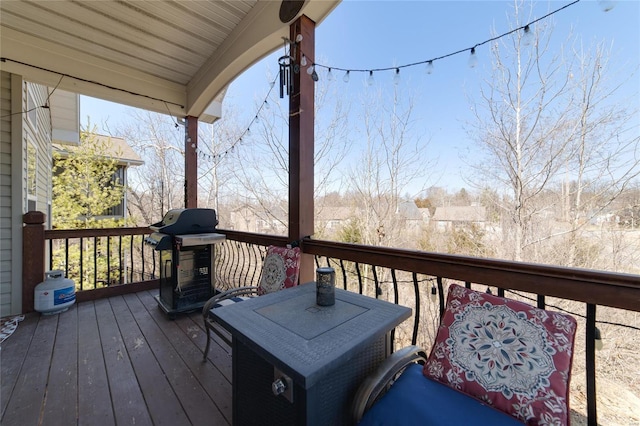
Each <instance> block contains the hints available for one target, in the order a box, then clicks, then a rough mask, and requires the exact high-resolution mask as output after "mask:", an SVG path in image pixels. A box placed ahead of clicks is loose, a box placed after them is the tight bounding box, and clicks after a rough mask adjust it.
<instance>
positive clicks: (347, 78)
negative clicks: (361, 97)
mask: <svg viewBox="0 0 640 426" xmlns="http://www.w3.org/2000/svg"><path fill="white" fill-rule="evenodd" d="M342 81H344V82H345V83H348V82H349V70H347V71H346V72H345V73H344V77H342Z"/></svg>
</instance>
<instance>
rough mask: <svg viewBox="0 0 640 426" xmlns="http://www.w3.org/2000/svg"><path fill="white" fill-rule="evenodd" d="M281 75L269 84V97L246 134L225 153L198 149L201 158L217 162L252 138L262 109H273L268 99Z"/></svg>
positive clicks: (261, 105) (267, 97)
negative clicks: (252, 128) (252, 127)
mask: <svg viewBox="0 0 640 426" xmlns="http://www.w3.org/2000/svg"><path fill="white" fill-rule="evenodd" d="M279 74H280V73H278V75H276V77H275V78H274V79H273V80H272V81H270V82H269V91H268V92H267V95H266V96H265V100H264V101H263V102H262V104H260V107H259V108H258V111H257V112H256V114H255V115H254V117H253V119H252V120H251V122H250V123H249V125H248V126H247V128H246V130H245V131H244V132H242V134H241V135H240V136H239V137H238V139H236V141H235V142H233V143H232V144H231V145H230V146H229V148H227V149H226V150H225V151H223V152H220V153H217V154H211V155H210V154H207V153H205V152H202V151H201V150H199V149H196V153H198V155H199V156H201V157H202V158H203V159H208V160H209V161H216V160H220V159H222V158H223V157H225V156H226V155H228V154H230V153H233V151H234V149H235V147H236V146H237V145H241V144H242V143H243V142H244V141H245V139H244V137H245V136H251V126H253V125H254V124H256V123H259V122H260V112H262V109H265V110H268V109H270V108H271V106H270V105H269V102H268V99H269V96H271V92H272V91H273V88H274V87H275V83H276V81H277V80H278V79H279V78H280V75H279Z"/></svg>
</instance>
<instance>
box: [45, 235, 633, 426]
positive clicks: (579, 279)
mask: <svg viewBox="0 0 640 426" xmlns="http://www.w3.org/2000/svg"><path fill="white" fill-rule="evenodd" d="M218 232H220V233H223V234H225V235H226V241H225V242H223V243H222V244H218V245H216V279H217V284H216V285H217V286H218V287H220V288H221V289H228V288H232V287H240V286H247V285H256V283H257V282H258V279H259V276H260V271H261V269H262V260H263V258H264V255H265V253H266V248H267V246H268V245H271V244H273V245H278V246H284V245H286V244H287V239H286V238H285V237H279V236H269V235H262V234H252V233H245V232H237V231H227V230H218ZM148 233H150V231H149V230H148V228H128V229H120V230H82V231H45V239H46V240H48V241H49V252H50V253H53V252H54V251H55V250H56V249H57V250H59V251H61V252H64V253H65V254H64V256H65V257H64V258H65V259H67V261H66V263H68V259H69V256H70V254H69V253H70V252H73V250H75V249H76V248H77V247H81V248H85V246H86V247H90V248H89V249H88V250H93V253H94V254H93V255H92V256H90V255H87V254H84V255H79V259H78V260H79V266H78V269H79V270H81V271H83V272H86V268H85V267H84V266H82V265H86V264H87V262H89V263H90V264H95V263H96V262H97V260H96V259H97V258H99V257H100V255H102V256H104V257H105V261H106V263H107V265H108V267H107V269H106V271H107V272H106V277H107V278H106V283H105V285H110V284H112V283H113V279H114V278H115V282H118V283H120V282H122V281H133V280H135V279H145V278H147V279H151V278H153V277H155V276H156V268H157V266H156V264H157V262H156V257H157V255H155V254H154V252H153V250H151V249H149V248H145V247H144V242H143V239H144V236H145V235H146V234H148ZM74 244H75V246H74ZM301 246H302V250H303V253H305V254H307V255H313V256H314V259H315V266H316V267H318V266H331V267H333V268H334V269H335V270H336V284H337V285H338V286H339V287H341V288H343V289H345V290H348V291H353V292H357V293H360V294H364V295H367V296H370V297H375V298H381V299H384V300H387V301H389V302H392V303H397V304H402V305H405V306H409V307H411V308H412V309H413V315H412V317H411V319H410V320H409V321H406V322H405V323H404V324H403V325H401V326H399V327H398V328H396V330H395V332H394V336H393V341H394V344H395V346H396V347H401V346H404V345H408V344H417V345H420V346H422V347H423V348H426V349H428V348H430V347H431V344H432V342H433V339H434V337H435V334H436V330H437V326H438V323H439V319H440V316H441V315H442V312H443V310H444V306H445V294H446V291H447V288H448V286H449V285H450V284H451V283H460V284H464V285H465V286H466V287H468V288H475V289H478V290H482V291H491V292H496V293H497V294H498V295H500V296H507V297H510V298H515V299H520V300H525V301H528V302H529V303H531V304H535V305H537V306H538V307H541V308H547V309H558V310H563V311H566V312H569V313H571V314H573V315H574V316H575V317H576V318H577V319H578V322H579V329H580V330H581V332H580V334H579V335H578V337H577V340H576V356H575V357H574V371H576V370H578V371H586V379H585V381H586V386H585V388H586V396H587V415H588V424H590V425H595V424H597V411H596V406H597V405H596V376H597V375H596V359H597V354H596V352H595V350H596V349H595V348H596V344H595V343H596V341H595V339H596V337H599V335H600V334H601V331H603V332H605V333H616V330H617V327H626V329H629V330H631V331H632V332H633V333H637V334H640V333H638V332H639V331H640V328H638V327H637V326H635V325H633V324H625V323H618V322H616V321H608V319H609V318H614V317H615V312H618V313H619V312H622V313H624V312H630V311H631V312H640V276H638V275H630V274H618V273H609V272H604V271H593V270H584V269H575V268H564V267H555V266H548V265H536V264H527V263H521V262H509V261H502V260H495V259H481V258H472V257H465V256H456V255H445V254H438V253H427V252H420V251H412V250H401V249H392V248H386V247H372V246H363V245H355V244H345V243H337V242H331V241H321V240H312V239H308V238H307V239H304V240H303V241H302V244H301ZM96 247H98V248H96ZM102 248H104V250H106V251H104V252H102V251H101V250H102ZM86 251H87V250H84V252H85V253H86ZM82 252H83V250H81V253H82ZM50 259H52V260H51V261H53V258H50ZM124 259H127V261H126V262H129V263H130V264H131V268H130V269H127V268H126V267H124V266H123V265H125V264H126V262H125V260H124ZM137 262H139V263H137ZM52 266H55V265H53V264H52ZM65 266H66V264H65ZM94 268H95V266H94ZM62 269H63V270H65V272H67V276H70V277H71V276H72V275H71V273H72V272H74V271H73V269H65V268H62ZM109 271H111V272H109ZM125 271H126V274H127V275H126V277H127V278H126V279H125V278H124V277H125ZM85 275H86V274H85ZM81 276H82V275H81ZM138 277H139V278H138ZM89 281H90V282H85V280H84V279H80V281H79V282H78V283H77V284H78V285H79V286H80V287H81V288H82V289H83V290H86V289H88V288H91V287H92V286H93V287H96V285H101V284H102V282H101V281H100V280H96V279H94V280H89ZM597 314H599V315H597ZM605 318H606V319H607V320H604V319H605ZM598 327H600V328H601V329H602V330H601V329H599V328H598ZM638 341H639V340H638V339H637V338H635V339H630V342H631V343H629V344H630V345H632V346H633V343H632V342H638ZM636 346H637V343H636ZM639 349H640V348H638V347H635V348H633V347H632V348H631V350H633V351H637V350H639ZM625 367H626V368H631V369H634V368H638V366H625ZM602 374H603V375H605V376H607V375H609V376H607V377H609V378H612V377H610V375H611V374H624V371H622V372H620V371H607V372H606V374H605V373H602ZM615 379H616V378H615V377H613V380H615Z"/></svg>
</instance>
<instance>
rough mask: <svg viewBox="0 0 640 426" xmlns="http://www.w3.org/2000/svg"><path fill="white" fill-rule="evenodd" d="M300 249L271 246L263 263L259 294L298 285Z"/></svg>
mask: <svg viewBox="0 0 640 426" xmlns="http://www.w3.org/2000/svg"><path fill="white" fill-rule="evenodd" d="M299 274H300V247H293V248H290V247H276V246H269V248H268V249H267V255H266V256H265V258H264V261H263V263H262V275H261V277H260V283H259V284H258V294H259V295H263V294H267V293H273V292H274V291H278V290H281V289H283V288H289V287H293V286H296V285H298V275H299Z"/></svg>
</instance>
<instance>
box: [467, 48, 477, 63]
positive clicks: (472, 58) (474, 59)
mask: <svg viewBox="0 0 640 426" xmlns="http://www.w3.org/2000/svg"><path fill="white" fill-rule="evenodd" d="M468 64H469V68H475V67H476V65H478V57H477V56H476V48H475V47H472V48H471V54H470V55H469V61H468Z"/></svg>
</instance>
